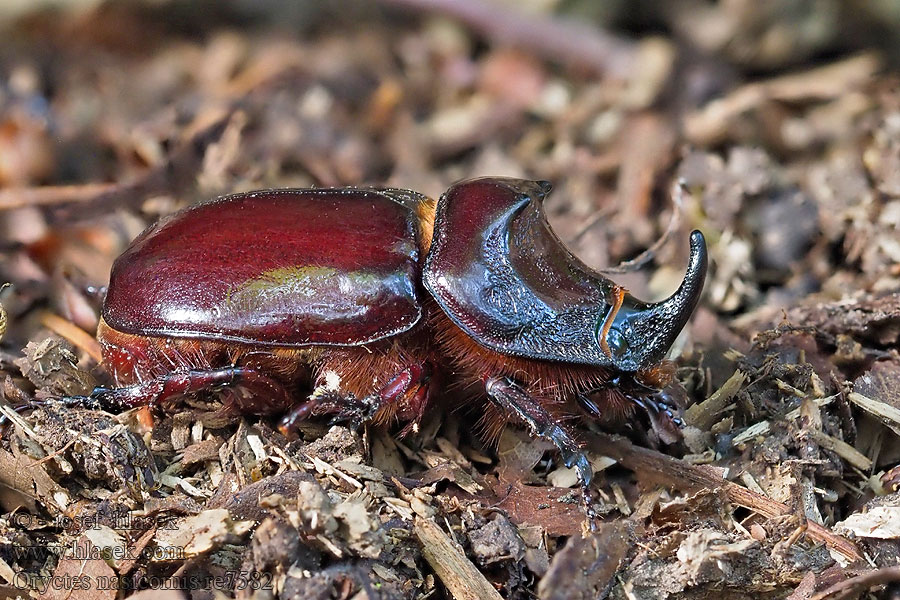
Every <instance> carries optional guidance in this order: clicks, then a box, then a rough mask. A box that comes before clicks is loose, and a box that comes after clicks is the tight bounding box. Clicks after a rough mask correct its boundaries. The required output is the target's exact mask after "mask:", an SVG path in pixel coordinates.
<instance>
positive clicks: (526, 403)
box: [484, 377, 597, 528]
mask: <svg viewBox="0 0 900 600" xmlns="http://www.w3.org/2000/svg"><path fill="white" fill-rule="evenodd" d="M484 388H485V391H486V392H487V395H488V397H489V398H490V399H491V400H492V401H493V402H494V404H496V405H497V406H498V407H500V409H501V410H502V411H503V412H504V413H506V414H507V415H511V416H513V417H515V418H516V419H518V420H520V421H523V422H524V423H525V425H527V426H528V428H529V429H531V431H532V433H533V434H534V435H536V436H539V437H542V438H545V439H547V440H549V441H551V442H552V443H553V445H554V446H556V447H557V448H558V449H559V452H560V455H561V456H562V459H563V463H564V464H565V465H566V466H567V467H575V470H576V471H577V472H578V479H579V480H581V491H582V500H583V502H584V507H585V512H586V513H587V516H588V519H589V520H590V522H591V528H594V527H596V522H595V521H596V520H597V513H596V512H595V511H594V507H593V502H592V499H591V494H590V485H591V480H592V479H593V477H594V471H593V469H592V468H591V463H590V462H588V458H587V455H586V454H585V453H584V451H583V450H582V449H581V448H580V447H579V446H578V444H577V443H576V442H575V440H574V439H572V437H571V436H570V435H569V433H568V432H567V431H566V430H565V429H564V428H563V426H562V425H560V424H559V423H557V422H556V419H554V418H553V416H552V415H551V414H550V413H548V412H547V410H546V409H545V408H544V407H543V406H541V403H540V402H539V401H538V400H537V399H536V398H534V397H532V396H531V395H530V394H529V393H528V392H527V391H525V390H524V389H522V387H521V386H519V385H518V384H517V383H515V382H514V381H512V380H511V379H508V378H506V377H488V378H485V381H484Z"/></svg>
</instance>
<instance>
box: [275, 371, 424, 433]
mask: <svg viewBox="0 0 900 600" xmlns="http://www.w3.org/2000/svg"><path fill="white" fill-rule="evenodd" d="M430 378H431V366H430V365H429V364H428V363H427V362H423V363H421V364H420V363H415V364H412V365H409V366H407V367H406V368H405V369H403V370H402V371H400V372H399V373H397V374H396V375H395V376H394V377H393V378H392V379H391V380H390V381H389V382H388V383H387V385H385V386H384V387H383V388H381V389H380V390H379V391H378V392H376V393H374V394H370V395H368V396H366V397H364V398H357V397H355V396H353V395H352V394H341V393H340V392H338V391H337V390H328V389H317V390H316V391H315V392H313V394H312V395H311V396H310V397H309V399H308V400H307V401H306V402H304V403H302V404H300V405H298V406H296V407H295V408H294V409H293V410H291V411H290V412H289V413H288V414H286V415H285V416H284V418H283V419H282V420H281V423H280V424H279V426H278V427H279V429H280V430H281V431H282V433H285V435H288V434H289V433H290V432H293V431H294V430H296V428H297V426H298V424H299V423H300V422H301V421H303V420H305V419H307V418H309V417H311V416H315V415H322V414H334V415H335V417H334V419H332V421H350V422H351V424H353V425H354V426H357V427H358V426H360V425H362V424H363V423H364V422H366V421H370V420H372V419H373V418H374V417H375V416H376V414H377V413H378V412H379V411H380V410H381V409H386V410H389V411H391V413H392V414H394V415H396V416H397V417H398V418H399V419H401V420H409V421H410V423H409V424H408V425H407V426H406V427H405V428H404V429H403V430H402V431H401V433H400V435H401V436H402V435H405V434H406V433H409V432H410V431H412V430H414V429H415V428H416V427H417V426H418V423H419V420H420V419H421V418H422V415H423V414H424V412H425V407H426V406H427V404H428V398H429V389H430V387H429V386H428V382H429V380H430Z"/></svg>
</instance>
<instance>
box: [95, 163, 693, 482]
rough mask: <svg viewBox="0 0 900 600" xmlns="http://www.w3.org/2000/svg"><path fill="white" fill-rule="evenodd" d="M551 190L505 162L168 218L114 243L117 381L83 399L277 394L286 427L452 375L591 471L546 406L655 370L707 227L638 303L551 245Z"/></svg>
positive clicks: (427, 388) (381, 417) (638, 379)
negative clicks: (512, 173) (421, 180)
mask: <svg viewBox="0 0 900 600" xmlns="http://www.w3.org/2000/svg"><path fill="white" fill-rule="evenodd" d="M549 191H550V185H549V184H548V183H546V182H536V181H526V180H519V179H504V178H480V179H471V180H467V181H462V182H460V183H457V184H455V185H453V186H452V187H450V189H449V190H447V192H446V193H445V194H443V195H442V196H441V198H440V199H439V200H438V201H437V202H436V203H435V202H433V201H431V200H429V199H427V198H425V197H424V196H422V195H420V194H417V193H415V192H412V191H407V190H399V189H375V188H342V189H280V190H264V191H258V192H250V193H243V194H235V195H231V196H226V197H223V198H219V199H217V200H214V201H211V202H207V203H203V204H199V205H195V206H191V207H189V208H187V209H185V210H183V211H181V212H179V213H176V214H173V215H171V216H169V217H167V218H164V219H163V220H161V221H160V222H158V223H157V224H155V225H153V226H152V227H150V228H149V229H147V230H146V231H145V232H144V233H143V234H141V235H140V236H139V237H138V238H137V239H136V240H134V242H133V243H132V244H131V246H130V247H129V248H128V249H127V250H126V251H125V252H124V253H123V254H122V255H121V256H120V257H119V258H118V259H117V260H116V262H115V264H114V266H113V269H112V274H111V278H110V283H109V289H108V292H107V295H106V298H105V301H104V304H103V309H102V320H101V323H100V327H99V333H98V337H99V340H100V344H101V347H102V352H103V357H104V363H105V365H106V367H107V369H108V370H109V371H110V372H111V374H112V375H113V377H114V378H115V381H116V382H117V384H118V385H120V386H122V387H117V388H99V389H97V390H95V391H94V392H93V393H92V395H91V396H90V397H89V398H87V399H85V400H86V401H87V402H88V403H90V404H93V405H94V406H99V407H103V408H107V409H110V408H115V409H122V408H125V407H131V406H137V405H141V404H147V403H156V402H160V401H162V400H166V399H169V398H171V397H173V396H177V395H181V394H186V393H194V392H201V391H228V392H229V393H227V394H226V396H227V398H228V400H227V401H228V402H230V403H231V404H232V405H233V406H235V407H236V408H238V409H240V410H242V411H245V412H256V413H264V412H278V411H289V412H288V413H287V416H286V417H285V421H284V422H283V423H284V424H285V425H286V426H290V425H291V424H292V423H295V422H296V421H297V420H299V419H303V418H305V417H306V416H308V415H310V414H318V413H337V414H339V415H342V416H350V415H353V416H357V417H362V418H372V419H374V420H376V421H382V422H383V421H386V420H389V419H398V420H400V421H402V422H406V423H408V427H415V426H416V425H417V424H418V422H419V420H420V419H421V418H422V416H423V414H424V413H425V411H426V410H427V407H428V405H429V400H430V399H431V398H434V397H435V396H437V395H438V394H439V393H440V392H441V390H442V389H446V387H447V386H448V385H449V384H454V386H455V387H454V389H456V390H462V391H461V392H454V394H457V395H460V394H462V395H464V396H465V397H466V398H470V399H472V398H475V397H481V398H484V399H486V405H493V407H494V408H493V409H492V411H493V412H492V414H493V413H496V415H497V417H499V418H498V419H497V421H498V422H500V423H502V422H503V421H505V418H507V417H514V418H515V419H516V420H519V421H523V422H524V423H525V424H527V426H529V428H530V429H531V430H532V431H533V432H534V433H535V434H536V435H540V436H543V437H546V438H548V439H549V440H551V441H552V442H553V443H554V444H555V445H556V446H557V447H558V448H559V450H560V451H561V453H562V458H563V460H564V462H565V463H566V464H567V465H568V466H575V467H576V468H577V470H578V472H579V475H580V478H581V481H582V483H583V485H584V486H585V487H586V486H587V485H588V484H589V483H590V481H591V477H592V472H591V467H590V465H589V463H588V460H587V458H586V457H585V455H584V453H583V452H582V451H581V449H580V448H579V446H578V445H577V444H576V443H575V441H574V440H573V439H572V437H571V435H570V434H569V432H568V431H567V427H566V426H564V425H563V424H562V423H563V421H562V420H560V417H561V416H563V415H571V414H577V413H579V412H580V413H582V414H583V413H584V412H585V411H586V412H588V413H591V412H594V413H601V412H603V411H604V410H606V409H607V408H606V407H607V405H610V404H614V402H612V401H609V400H602V398H606V397H608V396H603V393H604V390H609V389H611V388H615V389H614V390H613V393H615V394H618V396H616V398H618V400H620V401H621V400H623V399H625V398H633V399H638V400H640V399H641V398H645V399H646V398H647V397H649V396H652V395H653V393H654V392H655V391H658V390H660V389H662V388H663V387H664V386H665V385H666V384H667V383H669V381H670V380H671V378H672V369H671V368H670V367H669V363H668V362H667V361H666V360H665V355H666V353H667V351H668V350H669V348H670V346H671V345H672V343H673V342H674V341H675V338H676V336H678V334H679V332H680V331H681V330H682V328H683V327H684V325H685V323H686V322H687V320H688V318H689V317H690V315H691V313H692V312H693V310H694V307H695V306H696V304H697V301H698V299H699V297H700V293H701V291H702V288H703V282H704V278H705V276H706V269H707V254H706V244H705V241H704V239H703V235H702V234H701V233H700V232H699V231H694V232H693V233H692V234H691V238H690V250H691V251H690V261H689V265H688V268H687V275H686V276H685V278H684V281H683V282H682V284H681V286H680V287H679V288H678V290H677V291H675V293H674V294H673V295H672V296H671V297H669V298H668V299H666V300H663V301H662V302H658V303H653V304H650V303H645V302H641V301H639V300H637V299H635V298H633V297H632V296H631V295H630V294H628V293H627V292H626V291H625V290H624V288H622V287H620V286H617V285H616V284H614V283H613V282H611V281H610V280H608V279H607V278H605V277H603V276H602V275H600V274H599V273H597V272H595V271H593V270H591V269H590V268H589V267H587V266H586V265H584V264H583V263H582V262H581V261H579V260H578V259H577V258H576V257H575V256H573V255H572V254H571V253H570V252H569V251H568V250H567V249H566V248H565V246H564V245H563V244H562V242H561V241H560V240H559V239H558V238H557V237H556V235H555V234H554V233H553V231H552V230H551V229H550V226H549V224H548V222H547V218H546V216H545V213H544V209H543V199H544V197H545V196H546V195H547V194H548V192H549ZM310 390H315V391H314V393H313V394H312V395H311V396H309V397H308V398H305V397H306V396H307V395H308V394H309V391H310ZM598 393H600V398H601V400H598V399H597V394H598ZM295 398H305V399H304V400H302V401H301V402H300V403H299V404H298V403H297V402H296V401H295ZM579 399H580V401H579ZM488 425H489V426H490V425H491V424H488Z"/></svg>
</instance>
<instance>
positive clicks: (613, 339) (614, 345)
mask: <svg viewBox="0 0 900 600" xmlns="http://www.w3.org/2000/svg"><path fill="white" fill-rule="evenodd" d="M606 343H607V344H608V345H609V351H610V352H612V355H613V356H615V357H616V358H621V357H622V356H624V355H625V353H626V352H627V351H628V342H627V341H625V336H624V335H622V333H621V332H620V331H619V330H618V329H610V330H609V333H607V334H606Z"/></svg>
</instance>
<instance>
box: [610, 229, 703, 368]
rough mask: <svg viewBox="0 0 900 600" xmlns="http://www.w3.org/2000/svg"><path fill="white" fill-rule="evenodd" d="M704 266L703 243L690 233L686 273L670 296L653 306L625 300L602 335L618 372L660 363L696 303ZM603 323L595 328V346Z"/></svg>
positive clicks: (701, 235) (700, 235) (700, 288)
mask: <svg viewBox="0 0 900 600" xmlns="http://www.w3.org/2000/svg"><path fill="white" fill-rule="evenodd" d="M707 264H708V258H707V252H706V240H705V239H704V238H703V234H702V233H700V232H699V231H694V232H693V233H691V256H690V260H689V262H688V268H687V273H686V274H685V276H684V281H682V282H681V286H680V287H679V288H678V290H676V292H675V293H674V294H672V295H671V296H670V297H669V298H667V299H665V300H663V301H661V302H657V303H644V302H641V301H640V300H636V299H634V298H633V297H631V296H630V295H627V296H626V298H625V301H624V302H623V304H622V307H621V308H620V309H619V311H618V312H617V313H616V316H615V319H614V320H613V323H612V326H611V327H610V329H609V332H608V333H607V334H606V342H607V344H608V346H609V350H610V354H611V359H612V361H613V362H614V364H615V365H616V366H617V367H618V368H619V369H621V370H623V371H632V372H633V371H638V370H642V369H647V368H652V367H653V366H655V365H657V364H658V363H660V362H661V361H662V360H663V358H664V357H665V355H666V353H667V352H668V351H669V348H670V347H671V346H672V344H673V343H675V338H677V337H678V334H679V333H681V330H682V329H683V328H684V326H685V325H686V324H687V322H688V319H689V318H690V316H691V314H692V313H693V312H694V308H695V307H696V306H697V302H698V301H699V300H700V294H701V292H702V291H703V282H704V280H705V279H706V269H707ZM603 321H604V319H601V321H600V322H599V323H598V324H597V338H598V339H597V343H598V344H599V343H600V339H599V338H600V336H601V335H602V326H603Z"/></svg>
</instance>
